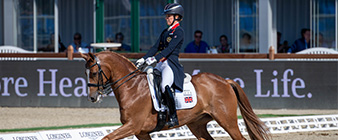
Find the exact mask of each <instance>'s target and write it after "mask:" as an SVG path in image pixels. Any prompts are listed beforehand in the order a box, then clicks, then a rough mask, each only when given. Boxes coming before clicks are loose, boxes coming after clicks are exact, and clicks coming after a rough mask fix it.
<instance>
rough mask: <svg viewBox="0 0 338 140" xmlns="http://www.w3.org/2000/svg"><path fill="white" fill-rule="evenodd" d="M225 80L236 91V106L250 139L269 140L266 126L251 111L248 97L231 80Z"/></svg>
mask: <svg viewBox="0 0 338 140" xmlns="http://www.w3.org/2000/svg"><path fill="white" fill-rule="evenodd" d="M227 81H228V83H230V85H231V86H232V88H233V89H234V91H235V93H236V97H237V100H238V106H239V108H240V111H241V114H242V117H243V119H244V123H245V126H246V129H247V131H248V134H249V136H250V138H251V139H252V140H263V139H266V140H269V139H270V135H269V130H268V127H267V126H266V125H265V124H264V123H263V122H262V121H261V120H260V119H259V118H258V117H257V115H256V114H255V113H254V112H253V110H252V107H251V105H250V102H249V100H248V97H247V96H246V95H245V93H244V91H243V89H242V88H241V87H240V86H239V85H238V84H237V83H236V82H234V81H233V80H227Z"/></svg>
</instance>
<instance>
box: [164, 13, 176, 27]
mask: <svg viewBox="0 0 338 140" xmlns="http://www.w3.org/2000/svg"><path fill="white" fill-rule="evenodd" d="M165 20H166V21H167V25H169V26H170V25H171V23H173V21H174V15H165Z"/></svg>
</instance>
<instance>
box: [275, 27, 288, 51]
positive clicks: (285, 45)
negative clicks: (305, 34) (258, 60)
mask: <svg viewBox="0 0 338 140" xmlns="http://www.w3.org/2000/svg"><path fill="white" fill-rule="evenodd" d="M281 38H282V33H281V32H277V53H286V52H288V49H289V46H288V44H289V43H288V41H284V42H283V44H281Z"/></svg>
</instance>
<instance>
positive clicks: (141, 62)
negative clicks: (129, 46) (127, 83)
mask: <svg viewBox="0 0 338 140" xmlns="http://www.w3.org/2000/svg"><path fill="white" fill-rule="evenodd" d="M144 62H145V60H144V58H140V59H138V60H137V61H136V67H138V68H139V67H140V66H142V65H143V64H144Z"/></svg>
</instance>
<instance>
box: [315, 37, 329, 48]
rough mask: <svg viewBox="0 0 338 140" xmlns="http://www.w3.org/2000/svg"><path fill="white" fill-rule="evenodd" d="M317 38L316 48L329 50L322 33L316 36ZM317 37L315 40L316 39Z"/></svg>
mask: <svg viewBox="0 0 338 140" xmlns="http://www.w3.org/2000/svg"><path fill="white" fill-rule="evenodd" d="M317 37H318V46H317V47H325V48H329V45H328V44H327V43H326V41H325V39H324V37H323V34H322V33H319V35H318V34H317ZM317 37H316V38H315V39H317ZM316 41H317V40H316Z"/></svg>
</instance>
